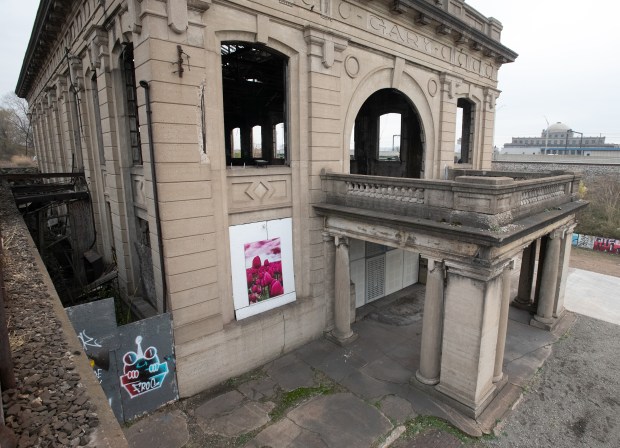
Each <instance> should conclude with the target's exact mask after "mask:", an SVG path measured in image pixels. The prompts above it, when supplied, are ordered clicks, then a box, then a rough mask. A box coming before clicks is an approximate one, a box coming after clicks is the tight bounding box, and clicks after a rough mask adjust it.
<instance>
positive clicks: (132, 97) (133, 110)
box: [121, 43, 142, 165]
mask: <svg viewBox="0 0 620 448" xmlns="http://www.w3.org/2000/svg"><path fill="white" fill-rule="evenodd" d="M121 69H122V73H123V85H124V90H125V110H126V112H127V127H128V133H129V145H130V147H131V160H132V162H133V164H134V165H142V148H141V146H140V123H139V121H138V95H137V92H136V70H135V66H134V62H133V44H131V43H129V44H126V45H125V48H123V51H122V53H121Z"/></svg>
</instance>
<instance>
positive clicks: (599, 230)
mask: <svg viewBox="0 0 620 448" xmlns="http://www.w3.org/2000/svg"><path fill="white" fill-rule="evenodd" d="M579 190H580V192H581V191H584V199H586V200H588V201H590V205H589V207H588V208H586V209H585V210H583V211H581V212H579V214H578V215H577V220H578V225H577V228H576V229H575V232H577V233H581V234H585V235H593V236H601V237H604V238H615V239H620V180H616V179H606V180H604V181H597V182H593V183H592V184H590V185H588V186H587V188H585V187H584V188H583V189H582V188H581V185H580V188H579Z"/></svg>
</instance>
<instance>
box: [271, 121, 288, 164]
mask: <svg viewBox="0 0 620 448" xmlns="http://www.w3.org/2000/svg"><path fill="white" fill-rule="evenodd" d="M274 135H275V140H276V141H275V145H276V159H285V158H286V153H285V151H284V148H285V147H286V145H285V140H284V123H278V124H276V126H275V133H274Z"/></svg>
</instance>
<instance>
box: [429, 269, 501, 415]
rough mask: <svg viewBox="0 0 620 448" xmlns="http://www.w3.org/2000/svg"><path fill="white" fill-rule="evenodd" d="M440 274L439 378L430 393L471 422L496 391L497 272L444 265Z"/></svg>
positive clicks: (499, 275)
mask: <svg viewBox="0 0 620 448" xmlns="http://www.w3.org/2000/svg"><path fill="white" fill-rule="evenodd" d="M498 268H499V266H498ZM446 272H447V283H446V287H445V294H444V297H445V301H444V303H445V306H444V320H443V338H442V346H441V377H440V381H439V384H438V385H437V386H435V388H436V390H437V391H439V392H441V393H443V394H445V395H447V396H448V397H450V398H452V399H453V400H454V405H455V406H456V407H457V408H458V409H459V410H460V411H461V412H463V413H465V414H466V415H468V416H469V417H473V418H476V417H478V415H480V413H481V412H482V411H483V410H484V408H485V407H486V406H487V405H488V403H489V402H490V401H491V399H492V398H493V392H494V391H495V390H496V386H495V384H493V373H494V369H495V357H496V348H497V339H498V329H499V321H500V310H501V302H502V300H501V297H502V282H501V270H500V269H497V268H490V267H483V266H479V265H473V264H467V265H465V264H462V263H453V262H449V261H447V262H446Z"/></svg>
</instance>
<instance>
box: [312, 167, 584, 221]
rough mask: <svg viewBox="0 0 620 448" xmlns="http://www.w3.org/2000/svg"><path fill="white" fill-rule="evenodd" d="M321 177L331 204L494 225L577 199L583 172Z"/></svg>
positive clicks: (434, 218) (475, 172)
mask: <svg viewBox="0 0 620 448" xmlns="http://www.w3.org/2000/svg"><path fill="white" fill-rule="evenodd" d="M321 178H322V182H323V191H324V193H325V198H326V199H325V200H326V203H327V204H334V205H340V206H346V207H354V208H368V209H372V210H377V211H383V212H388V213H393V214H397V215H404V216H411V217H417V218H421V219H429V220H434V221H439V222H447V223H451V224H454V225H471V226H475V227H479V228H482V229H485V228H486V229H493V228H497V227H498V226H500V227H501V226H504V225H506V224H509V223H511V222H513V221H515V220H517V219H519V218H523V217H526V216H529V215H532V214H535V213H540V212H542V211H544V210H548V209H553V208H557V207H560V206H561V205H562V204H564V203H568V202H572V201H574V200H576V199H577V198H576V193H577V191H578V187H579V180H580V179H581V176H580V175H576V174H573V173H567V172H554V173H548V174H547V175H546V176H544V175H541V174H540V173H536V174H535V175H530V173H503V172H502V173H500V172H497V173H496V172H485V171H473V170H453V171H452V172H451V173H450V176H449V178H450V180H425V179H407V178H393V177H381V176H364V175H356V174H340V173H323V174H322V176H321Z"/></svg>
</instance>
